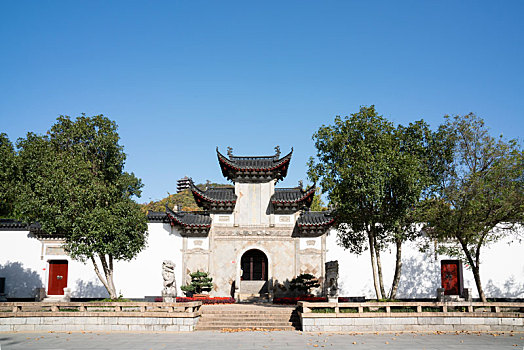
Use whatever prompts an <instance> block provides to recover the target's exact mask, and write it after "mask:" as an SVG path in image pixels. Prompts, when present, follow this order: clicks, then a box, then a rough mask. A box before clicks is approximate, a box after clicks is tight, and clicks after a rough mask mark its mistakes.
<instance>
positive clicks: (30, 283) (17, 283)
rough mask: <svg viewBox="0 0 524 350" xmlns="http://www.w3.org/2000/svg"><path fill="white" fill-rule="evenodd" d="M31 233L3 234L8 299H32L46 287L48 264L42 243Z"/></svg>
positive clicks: (1, 259)
mask: <svg viewBox="0 0 524 350" xmlns="http://www.w3.org/2000/svg"><path fill="white" fill-rule="evenodd" d="M28 234H29V232H28V231H0V277H5V278H6V293H7V297H18V298H31V297H34V294H33V291H34V289H35V288H41V287H43V286H44V283H45V279H46V270H44V269H45V268H46V263H45V262H44V261H42V260H41V259H40V256H41V254H42V244H41V243H40V242H39V241H38V240H36V239H34V238H29V237H28Z"/></svg>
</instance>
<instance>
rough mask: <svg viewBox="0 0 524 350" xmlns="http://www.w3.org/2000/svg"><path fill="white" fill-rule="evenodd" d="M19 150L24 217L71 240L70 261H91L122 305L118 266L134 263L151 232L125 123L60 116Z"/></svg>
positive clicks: (21, 142) (67, 243) (19, 201)
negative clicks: (128, 164) (130, 168)
mask: <svg viewBox="0 0 524 350" xmlns="http://www.w3.org/2000/svg"><path fill="white" fill-rule="evenodd" d="M17 147H18V149H19V150H18V156H17V168H18V172H19V177H20V181H19V183H18V186H17V201H16V206H15V214H16V216H17V218H19V219H21V220H23V221H26V222H38V223H40V225H41V228H42V230H43V231H44V232H46V233H48V234H51V235H57V234H59V235H63V236H64V237H65V249H66V251H67V252H68V253H69V254H70V256H71V257H72V258H74V259H77V260H80V261H83V262H85V261H87V260H90V261H91V262H92V263H93V267H94V270H95V272H96V274H97V276H98V278H99V279H100V281H101V282H102V284H103V285H104V286H105V287H106V289H107V291H108V293H109V295H110V297H111V298H112V299H116V298H117V297H118V295H117V292H116V288H115V284H114V281H113V276H114V261H115V260H131V259H133V258H134V257H135V256H136V255H137V254H138V252H140V251H141V250H142V249H143V248H144V246H145V243H146V230H147V223H146V218H145V216H144V214H143V213H142V212H141V210H140V207H139V205H138V204H137V203H135V202H134V201H133V199H132V197H133V196H137V197H138V196H140V188H141V187H142V183H141V181H140V180H139V179H138V178H136V177H135V176H134V174H132V173H127V172H125V171H124V162H125V159H126V155H125V154H124V152H123V147H122V146H121V145H120V144H119V136H118V133H117V125H116V124H115V122H113V121H111V120H109V119H108V118H106V117H104V116H102V115H98V116H94V117H86V116H85V115H82V116H81V117H79V118H77V119H76V120H75V121H72V120H71V119H70V118H69V117H67V116H60V117H59V118H58V119H57V122H56V124H54V125H53V126H52V127H51V129H50V130H49V131H48V132H47V134H46V135H35V134H33V133H28V134H27V137H26V138H25V139H20V140H19V141H18V143H17Z"/></svg>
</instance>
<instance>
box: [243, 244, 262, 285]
mask: <svg viewBox="0 0 524 350" xmlns="http://www.w3.org/2000/svg"><path fill="white" fill-rule="evenodd" d="M267 265H268V264H267V256H266V254H264V252H262V251H261V250H258V249H251V250H248V251H247V252H245V253H244V255H242V259H241V260H240V266H241V268H242V276H241V279H242V281H267V278H268V277H267Z"/></svg>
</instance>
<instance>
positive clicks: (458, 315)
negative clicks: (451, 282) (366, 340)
mask: <svg viewBox="0 0 524 350" xmlns="http://www.w3.org/2000/svg"><path fill="white" fill-rule="evenodd" d="M299 306H300V307H301V308H302V311H301V312H300V319H301V323H302V330H303V331H305V332H378V331H391V332H400V331H431V332H433V331H520V332H524V312H522V311H524V303H306V302H299ZM353 308H354V310H355V311H353ZM395 308H399V309H400V310H402V308H405V309H409V308H413V309H414V310H417V311H415V312H402V311H400V312H398V311H394V310H395ZM425 308H427V309H437V308H441V310H442V311H438V312H424V311H423V310H424V309H425ZM341 309H342V310H344V311H345V312H340V311H341ZM384 309H386V310H388V312H381V310H384ZM392 309H393V310H392ZM448 309H451V310H457V309H459V310H464V311H460V312H457V311H451V312H448V311H447V310H448ZM492 310H493V311H492ZM510 310H513V311H510ZM514 310H516V312H515V311H514ZM315 311H317V312H315ZM318 311H321V312H318ZM349 311H351V312H349Z"/></svg>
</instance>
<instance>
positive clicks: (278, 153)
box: [275, 145, 280, 160]
mask: <svg viewBox="0 0 524 350" xmlns="http://www.w3.org/2000/svg"><path fill="white" fill-rule="evenodd" d="M275 158H276V160H279V159H280V146H279V145H276V146H275Z"/></svg>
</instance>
